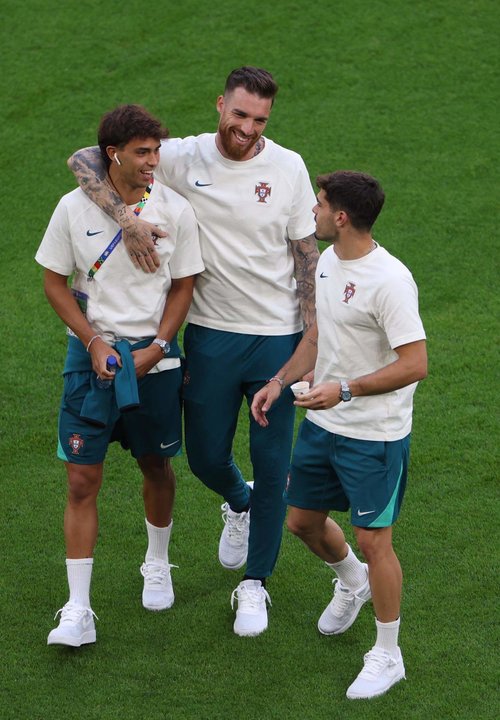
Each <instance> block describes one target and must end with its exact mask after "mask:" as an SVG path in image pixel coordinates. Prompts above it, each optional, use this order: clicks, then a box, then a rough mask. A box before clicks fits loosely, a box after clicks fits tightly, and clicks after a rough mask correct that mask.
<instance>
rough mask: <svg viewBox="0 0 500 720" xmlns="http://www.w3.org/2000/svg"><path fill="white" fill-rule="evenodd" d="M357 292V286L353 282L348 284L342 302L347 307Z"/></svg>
mask: <svg viewBox="0 0 500 720" xmlns="http://www.w3.org/2000/svg"><path fill="white" fill-rule="evenodd" d="M355 292H356V285H355V284H354V283H353V282H348V283H347V285H346V286H345V289H344V299H343V300H342V302H343V303H345V304H346V305H347V303H348V302H349V300H350V299H351V298H353V297H354V293H355Z"/></svg>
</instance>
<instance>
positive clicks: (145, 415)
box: [57, 368, 182, 465]
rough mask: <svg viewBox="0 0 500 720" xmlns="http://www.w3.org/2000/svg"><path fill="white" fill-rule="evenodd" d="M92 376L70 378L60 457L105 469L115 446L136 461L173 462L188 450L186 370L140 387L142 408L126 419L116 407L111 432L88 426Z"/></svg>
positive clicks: (61, 419)
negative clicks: (85, 415)
mask: <svg viewBox="0 0 500 720" xmlns="http://www.w3.org/2000/svg"><path fill="white" fill-rule="evenodd" d="M90 376H91V373H90V372H72V373H67V374H66V375H65V376H64V390H63V397H62V400H61V407H60V411H59V445H58V449H57V456H58V457H59V458H60V459H61V460H65V461H66V462H69V463H74V464H76V465H94V464H98V463H102V462H103V461H104V458H105V456H106V452H107V449H108V445H109V443H110V442H114V441H117V442H119V443H120V444H121V446H122V447H123V448H124V449H125V450H130V452H131V454H132V456H133V457H134V458H140V457H143V456H145V455H160V456H163V457H172V456H174V455H177V454H179V452H180V450H181V447H182V424H181V394H180V393H181V386H182V370H181V368H174V369H172V370H164V371H163V372H159V373H151V374H148V375H146V376H145V377H143V378H140V379H139V380H138V381H137V384H138V388H139V402H140V404H139V407H138V408H135V409H133V410H128V411H125V412H122V413H120V411H119V410H118V408H117V407H116V403H113V408H112V412H111V416H110V419H109V422H108V424H107V425H106V427H98V426H96V425H92V424H91V423H89V422H87V421H85V420H83V419H82V418H81V417H80V410H81V407H82V403H83V400H84V398H85V395H86V393H87V391H88V390H89V388H90Z"/></svg>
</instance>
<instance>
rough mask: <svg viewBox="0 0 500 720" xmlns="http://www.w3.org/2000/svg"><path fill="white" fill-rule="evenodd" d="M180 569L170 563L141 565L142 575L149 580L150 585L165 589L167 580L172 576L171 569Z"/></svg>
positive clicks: (146, 563)
mask: <svg viewBox="0 0 500 720" xmlns="http://www.w3.org/2000/svg"><path fill="white" fill-rule="evenodd" d="M178 567H179V566H178V565H171V564H170V563H162V564H159V563H154V562H145V563H143V564H142V565H141V575H142V576H143V577H144V578H145V579H146V580H147V583H148V585H158V586H161V587H163V585H164V584H165V580H166V579H167V578H168V577H169V576H170V568H178Z"/></svg>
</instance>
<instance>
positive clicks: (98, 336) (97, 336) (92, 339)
mask: <svg viewBox="0 0 500 720" xmlns="http://www.w3.org/2000/svg"><path fill="white" fill-rule="evenodd" d="M96 338H101V339H102V336H101V335H93V336H92V337H91V338H90V340H89V342H88V345H87V352H88V351H89V349H90V346H91V345H92V343H93V342H94V340H95V339H96Z"/></svg>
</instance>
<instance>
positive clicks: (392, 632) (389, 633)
mask: <svg viewBox="0 0 500 720" xmlns="http://www.w3.org/2000/svg"><path fill="white" fill-rule="evenodd" d="M399 622H400V618H398V619H397V620H393V621H392V622H388V623H383V622H380V620H377V618H375V624H376V626H377V641H376V642H375V647H378V648H381V649H382V650H387V652H389V653H390V654H391V655H393V656H396V655H397V654H398V634H399Z"/></svg>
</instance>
